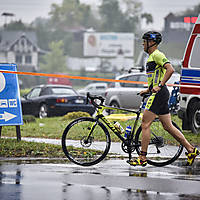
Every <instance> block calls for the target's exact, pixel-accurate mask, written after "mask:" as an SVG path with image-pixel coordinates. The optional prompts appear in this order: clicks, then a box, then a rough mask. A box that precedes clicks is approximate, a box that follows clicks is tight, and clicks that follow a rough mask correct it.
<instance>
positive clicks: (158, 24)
mask: <svg viewBox="0 0 200 200" xmlns="http://www.w3.org/2000/svg"><path fill="white" fill-rule="evenodd" d="M80 1H81V2H87V3H90V4H93V5H96V4H99V0H80ZM140 1H141V2H142V3H143V12H148V13H151V14H152V16H153V18H154V23H153V24H152V25H151V26H150V27H148V28H152V29H155V30H161V29H162V28H163V26H164V17H165V16H166V15H167V14H168V13H169V12H173V13H176V12H180V11H184V10H185V9H187V8H191V7H193V6H194V5H197V4H199V3H200V0H140ZM61 2H62V0H0V15H1V14H2V13H3V12H11V13H13V14H15V17H14V18H13V20H19V19H21V20H22V22H27V23H30V22H32V21H33V20H34V19H35V18H36V17H48V12H49V11H50V5H51V4H52V3H57V4H60V3H61ZM7 20H8V22H9V18H7ZM4 22H5V17H3V16H0V26H2V25H3V23H4ZM143 28H144V27H143Z"/></svg>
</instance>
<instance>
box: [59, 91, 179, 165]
mask: <svg viewBox="0 0 200 200" xmlns="http://www.w3.org/2000/svg"><path fill="white" fill-rule="evenodd" d="M148 96H150V94H145V95H143V97H142V101H141V105H140V107H139V109H138V110H137V111H134V110H130V109H124V108H118V107H112V106H106V105H104V104H103V103H104V98H103V97H102V96H94V95H90V94H89V93H87V100H88V101H89V102H90V103H91V104H92V105H93V106H95V107H96V113H97V114H96V116H95V117H80V118H78V119H75V120H74V121H72V122H71V123H69V124H68V125H67V127H66V128H65V130H64V132H63V135H62V149H63V151H64V153H65V155H66V156H67V158H68V159H69V160H70V161H72V162H73V163H75V164H78V165H81V166H91V165H95V164H97V163H99V162H101V161H102V160H103V159H104V158H105V157H106V155H107V154H108V153H109V150H110V146H111V136H110V133H109V131H108V128H109V129H110V131H111V132H113V133H114V134H115V135H116V136H117V137H118V138H119V139H120V140H121V148H122V150H123V151H124V152H125V153H127V154H128V159H129V160H131V159H132V154H133V152H134V151H136V152H137V154H138V155H139V154H140V151H141V135H142V128H141V125H140V126H139V125H138V122H139V121H140V114H141V113H142V109H143V105H144V104H145V99H146V98H147V97H148ZM108 109H111V110H117V111H121V112H122V111H123V112H130V113H135V115H136V117H135V120H131V121H130V120H129V123H130V122H132V123H133V126H132V129H131V132H130V134H127V137H125V135H124V134H122V133H121V130H120V129H119V128H118V127H116V126H115V124H114V123H113V121H111V120H109V119H107V117H106V115H104V112H103V111H105V110H108ZM172 123H173V125H174V126H175V127H176V128H178V129H179V130H180V128H179V127H178V126H177V125H176V123H175V122H172ZM138 126H139V128H138ZM182 151H183V146H182V145H181V144H180V143H178V142H177V141H176V140H175V139H174V138H173V137H172V136H171V135H170V134H169V133H168V132H167V131H165V130H164V128H163V127H162V124H161V122H160V121H159V119H156V120H154V122H153V123H152V125H151V139H150V143H149V147H148V160H147V162H148V164H150V165H154V166H158V167H161V166H165V165H169V164H171V163H172V162H174V161H175V160H176V159H178V157H179V156H180V155H181V153H182ZM111 156H112V153H111Z"/></svg>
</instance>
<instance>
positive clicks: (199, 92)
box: [178, 15, 200, 133]
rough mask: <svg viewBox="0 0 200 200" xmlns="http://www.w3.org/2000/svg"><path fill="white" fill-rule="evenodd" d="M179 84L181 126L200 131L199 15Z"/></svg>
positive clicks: (188, 45)
mask: <svg viewBox="0 0 200 200" xmlns="http://www.w3.org/2000/svg"><path fill="white" fill-rule="evenodd" d="M180 84H181V85H182V87H180V109H179V111H178V116H179V118H181V119H182V122H183V123H182V128H183V130H192V132H193V133H200V15H199V17H198V19H197V21H196V23H195V25H194V27H193V30H192V32H191V35H190V38H189V40H188V43H187V46H186V49H185V53H184V57H183V62H182V73H181V81H180Z"/></svg>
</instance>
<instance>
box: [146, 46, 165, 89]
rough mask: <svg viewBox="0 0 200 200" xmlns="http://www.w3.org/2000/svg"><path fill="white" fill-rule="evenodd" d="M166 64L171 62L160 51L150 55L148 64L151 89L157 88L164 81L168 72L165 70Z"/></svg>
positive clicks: (147, 69) (147, 70)
mask: <svg viewBox="0 0 200 200" xmlns="http://www.w3.org/2000/svg"><path fill="white" fill-rule="evenodd" d="M166 63H169V60H168V59H167V58H166V57H165V55H164V54H163V53H162V52H160V51H159V50H158V49H156V50H155V51H154V52H153V53H152V54H150V56H149V58H148V60H147V64H146V72H147V75H148V87H149V89H152V88H153V87H154V86H157V85H158V84H159V83H160V81H161V80H162V79H163V77H164V75H165V72H166V69H165V68H164V65H165V64H166Z"/></svg>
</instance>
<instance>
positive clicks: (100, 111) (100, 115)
mask: <svg viewBox="0 0 200 200" xmlns="http://www.w3.org/2000/svg"><path fill="white" fill-rule="evenodd" d="M144 99H145V98H143V100H142V102H141V105H140V107H139V109H138V110H137V111H134V110H129V109H125V108H117V107H112V106H105V105H100V106H98V108H97V116H96V119H97V121H98V120H99V119H101V120H102V121H103V122H104V123H105V124H106V125H107V126H108V127H109V128H110V129H111V130H112V131H113V132H114V134H115V135H117V137H118V138H119V139H120V140H121V141H122V142H126V139H125V138H124V137H122V135H121V134H120V133H119V131H118V130H117V129H116V127H115V126H114V124H113V123H112V122H111V121H109V120H108V119H107V118H106V116H105V115H104V114H103V111H104V110H121V111H126V112H132V113H135V114H136V119H135V122H134V125H133V127H132V130H131V135H130V136H129V137H128V141H132V140H133V137H134V134H135V131H136V127H137V124H138V120H139V118H140V113H141V111H142V106H143V104H144ZM92 129H93V128H92ZM91 132H92V131H91Z"/></svg>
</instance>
